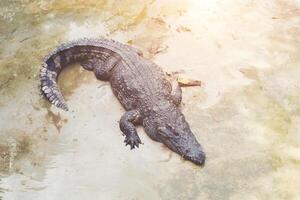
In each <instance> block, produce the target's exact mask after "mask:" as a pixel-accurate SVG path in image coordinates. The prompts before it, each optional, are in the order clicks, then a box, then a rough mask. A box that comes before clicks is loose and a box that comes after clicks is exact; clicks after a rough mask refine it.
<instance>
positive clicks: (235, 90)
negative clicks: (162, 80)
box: [0, 0, 300, 200]
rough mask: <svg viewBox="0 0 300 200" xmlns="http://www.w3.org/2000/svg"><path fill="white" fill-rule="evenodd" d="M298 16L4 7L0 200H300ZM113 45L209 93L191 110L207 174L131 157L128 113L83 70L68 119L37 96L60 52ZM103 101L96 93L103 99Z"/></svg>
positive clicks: (244, 10)
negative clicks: (45, 70) (123, 126)
mask: <svg viewBox="0 0 300 200" xmlns="http://www.w3.org/2000/svg"><path fill="white" fill-rule="evenodd" d="M299 6H300V5H299V3H297V1H296V0H287V1H281V0H272V1H265V2H261V1H257V0H252V1H244V0H243V1H242V0H240V1H239V0H238V1H236V0H235V1H233V0H225V1H217V0H209V1H208V0H199V1H198V0H189V1H180V0H176V1H173V0H172V1H170V0H164V1H152V0H151V1H150V0H149V1H139V0H125V1H114V0H109V1H104V0H103V1H95V0H87V1H84V2H83V1H80V2H79V1H57V0H53V1H44V0H33V1H29V0H25V1H19V2H18V1H1V2H0V43H1V48H0V95H1V98H0V118H1V119H0V127H1V131H0V175H1V177H0V199H1V196H2V198H3V199H5V200H6V199H67V198H72V199H94V198H95V196H97V197H98V198H99V199H201V200H202V199H296V198H297V197H299V196H300V192H299V189H298V188H300V170H299V163H300V157H299V155H300V134H299V133H300V131H299V130H300V127H299V124H300V118H299V115H300V109H299V108H300V103H299V97H300V88H299V85H300V77H299V72H300V71H299V70H300V69H299V67H298V66H299V61H300V59H299V53H298V52H299V45H298V44H299V40H300V38H299V37H300V36H299V35H300V34H299V33H300V29H299ZM103 36H104V37H109V38H114V39H116V40H119V41H121V42H125V43H126V42H127V43H129V44H131V45H134V46H136V47H138V48H139V49H141V50H142V51H143V53H144V56H145V57H147V58H150V59H152V60H154V61H155V62H156V63H158V64H159V65H161V66H162V67H163V68H164V70H165V71H168V72H175V71H180V72H181V73H180V76H182V77H184V78H193V79H197V80H201V82H202V83H203V86H202V87H201V88H199V87H194V88H184V91H183V92H184V95H183V105H182V110H183V112H184V113H185V115H186V118H187V119H188V121H189V123H190V125H191V128H192V130H193V131H194V132H195V133H196V137H197V138H198V140H199V141H200V143H201V144H202V145H203V147H204V149H205V151H206V153H207V157H208V159H207V162H206V165H205V167H204V168H199V167H197V166H194V165H193V164H191V163H190V162H185V161H184V160H182V159H181V158H179V156H178V155H176V154H173V153H171V152H170V151H169V150H168V149H166V148H165V147H164V146H163V145H161V144H159V143H156V142H154V141H152V140H150V139H149V138H148V137H147V136H146V135H145V134H143V130H142V129H141V128H139V130H138V131H139V132H140V133H141V134H140V135H141V139H142V141H143V142H144V145H142V146H141V147H140V148H139V149H138V150H135V151H130V150H129V149H128V148H126V147H124V144H123V137H122V136H121V132H120V130H119V127H118V120H119V118H120V116H121V115H122V113H123V112H124V111H123V109H122V108H121V106H120V104H119V103H118V101H117V100H116V98H115V97H114V96H113V94H112V92H111V89H110V87H109V85H108V84H107V83H104V82H101V81H97V80H96V79H95V78H94V75H93V74H92V73H90V72H88V71H85V70H82V69H81V68H80V67H79V66H78V65H74V66H72V67H69V68H67V69H66V70H65V71H64V72H63V73H62V75H61V77H60V80H59V83H60V86H61V88H62V92H63V94H64V96H65V97H66V99H67V101H68V104H69V107H70V108H71V111H70V112H63V111H60V110H58V109H56V108H54V107H52V106H51V105H49V104H48V103H47V102H46V101H45V100H44V99H43V98H42V97H41V96H40V94H39V91H38V89H37V88H38V73H39V68H40V63H41V60H42V58H43V56H45V55H46V54H47V53H48V52H49V51H50V50H51V49H53V48H54V47H55V46H56V45H58V44H59V43H61V42H64V41H69V40H74V39H77V38H81V37H103ZM95 91H96V92H95Z"/></svg>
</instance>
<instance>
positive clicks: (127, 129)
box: [120, 110, 142, 149]
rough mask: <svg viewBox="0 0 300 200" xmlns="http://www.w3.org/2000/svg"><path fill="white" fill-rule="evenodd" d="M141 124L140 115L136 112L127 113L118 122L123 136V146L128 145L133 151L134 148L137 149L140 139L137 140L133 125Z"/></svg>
mask: <svg viewBox="0 0 300 200" xmlns="http://www.w3.org/2000/svg"><path fill="white" fill-rule="evenodd" d="M140 122H141V115H140V113H139V112H138V111H137V110H131V111H127V112H126V113H125V114H124V115H123V116H122V117H121V120H120V129H121V131H122V132H123V134H124V135H125V140H124V142H125V144H126V146H127V145H130V149H134V148H135V147H139V144H141V143H142V142H141V139H140V138H139V136H138V134H137V132H136V128H135V126H134V125H135V124H138V123H140Z"/></svg>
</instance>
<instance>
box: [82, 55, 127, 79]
mask: <svg viewBox="0 0 300 200" xmlns="http://www.w3.org/2000/svg"><path fill="white" fill-rule="evenodd" d="M120 60H121V58H120V57H118V56H115V55H111V56H110V57H108V58H107V59H106V60H105V61H103V60H101V59H96V58H95V59H88V60H84V61H81V63H80V64H81V66H82V67H83V68H84V69H86V70H89V71H94V73H95V76H96V78H97V79H99V80H102V81H107V80H108V79H109V77H110V75H111V73H110V72H111V70H112V69H113V68H114V67H115V66H116V65H117V64H119V63H120Z"/></svg>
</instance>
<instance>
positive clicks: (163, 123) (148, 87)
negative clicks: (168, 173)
mask: <svg viewBox="0 0 300 200" xmlns="http://www.w3.org/2000/svg"><path fill="white" fill-rule="evenodd" d="M71 63H79V64H80V65H81V66H82V67H83V68H84V69H86V70H89V71H93V72H94V74H95V76H96V78H97V79H99V80H102V81H109V82H110V85H111V88H112V91H113V93H114V94H115V96H116V97H117V98H118V100H119V102H120V103H121V105H122V106H123V107H124V108H125V110H126V112H125V113H124V114H123V115H122V117H121V119H120V121H119V126H120V129H121V132H122V133H123V135H124V136H125V140H124V142H125V144H126V146H127V145H129V146H130V149H134V148H135V147H137V148H138V147H139V145H140V144H142V142H141V140H140V138H139V136H138V134H137V131H136V126H137V125H142V126H143V127H144V130H145V132H146V133H147V135H148V136H149V137H150V138H151V139H152V140H154V141H157V142H160V143H163V144H164V145H166V146H167V147H168V148H169V149H170V150H172V151H174V152H176V153H177V154H179V155H180V156H182V157H183V158H184V159H185V160H189V161H191V162H193V163H195V164H196V165H199V166H201V165H203V164H204V163H205V153H204V151H203V150H202V147H201V145H200V144H199V142H198V141H197V139H196V137H195V136H194V134H193V133H192V131H191V129H190V126H189V124H188V122H187V121H186V119H185V117H184V115H183V114H182V112H181V111H180V109H179V105H180V104H181V100H182V91H181V87H180V85H179V84H178V83H177V81H171V80H169V79H168V78H167V77H166V74H165V73H164V72H163V70H162V69H161V68H160V67H159V66H158V65H156V64H155V63H154V62H152V61H150V60H149V59H146V58H144V57H143V54H142V52H141V51H140V50H138V49H137V48H135V47H133V46H130V45H127V44H123V43H121V42H118V41H115V40H112V39H105V38H101V39H87V38H84V39H79V40H76V41H72V42H68V43H64V44H61V45H59V46H58V47H57V48H56V49H55V50H54V51H52V52H51V53H49V54H48V55H47V56H46V57H45V58H44V60H43V63H42V68H41V70H40V82H41V84H40V85H41V86H40V87H41V88H40V89H41V92H42V94H43V95H44V96H45V97H46V99H47V100H48V101H49V102H51V103H52V104H54V105H55V106H56V107H58V108H61V109H63V110H65V111H68V106H67V104H66V102H65V100H64V98H63V96H62V94H61V92H60V90H59V86H58V84H57V78H58V76H59V73H60V72H61V70H62V69H63V68H64V67H66V66H68V65H69V64H71Z"/></svg>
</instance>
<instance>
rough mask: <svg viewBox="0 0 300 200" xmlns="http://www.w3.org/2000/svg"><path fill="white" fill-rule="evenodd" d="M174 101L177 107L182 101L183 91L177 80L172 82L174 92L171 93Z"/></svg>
mask: <svg viewBox="0 0 300 200" xmlns="http://www.w3.org/2000/svg"><path fill="white" fill-rule="evenodd" d="M171 96H172V100H173V102H174V103H175V105H176V106H179V105H180V103H181V100H182V91H181V87H180V86H179V83H178V82H177V81H176V80H173V81H172V91H171Z"/></svg>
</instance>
